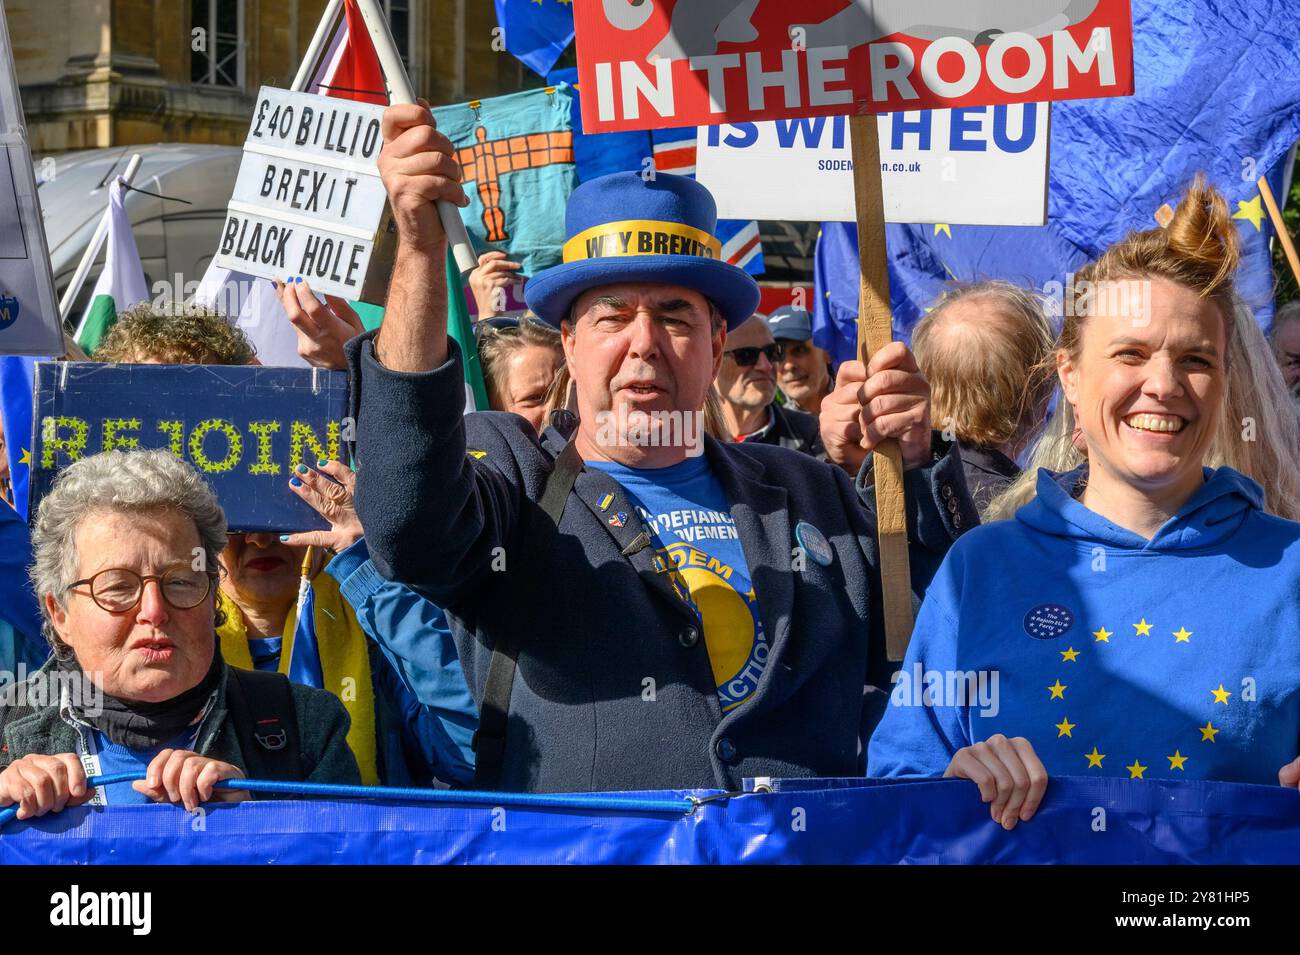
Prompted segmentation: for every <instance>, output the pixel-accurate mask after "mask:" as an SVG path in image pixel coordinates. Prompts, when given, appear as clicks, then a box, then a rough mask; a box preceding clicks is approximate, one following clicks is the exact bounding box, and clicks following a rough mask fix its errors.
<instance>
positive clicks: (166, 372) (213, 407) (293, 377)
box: [30, 362, 352, 531]
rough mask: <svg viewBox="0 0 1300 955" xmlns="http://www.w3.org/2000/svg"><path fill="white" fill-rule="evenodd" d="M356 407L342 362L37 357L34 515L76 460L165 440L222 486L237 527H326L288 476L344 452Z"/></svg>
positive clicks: (220, 491)
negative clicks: (302, 364)
mask: <svg viewBox="0 0 1300 955" xmlns="http://www.w3.org/2000/svg"><path fill="white" fill-rule="evenodd" d="M346 410H347V376H346V375H345V374H344V373H343V372H341V371H328V370H324V369H318V368H266V367H261V366H257V365H242V366H220V365H105V364H100V363H97V362H38V363H37V365H36V415H35V420H34V421H33V429H32V430H33V432H34V434H33V436H32V442H33V443H32V471H31V485H30V487H31V513H32V514H33V515H34V514H35V513H36V508H37V505H38V504H39V503H40V500H41V498H42V497H44V496H45V495H46V494H47V493H49V490H50V488H51V487H52V486H53V483H54V478H55V475H57V474H58V472H59V471H60V470H61V469H62V468H65V467H67V466H68V465H69V464H71V463H72V462H73V461H76V460H79V459H80V458H83V457H85V456H87V455H90V454H96V453H98V452H100V451H109V450H113V449H130V448H164V449H170V450H171V452H172V453H173V454H175V455H176V456H177V457H180V458H181V459H182V460H184V461H187V462H188V463H190V464H192V465H193V466H194V467H195V468H196V469H197V470H198V471H199V473H200V474H202V475H203V477H204V478H205V479H206V480H207V481H208V482H209V483H211V485H212V486H213V488H215V489H216V492H217V496H218V498H219V499H220V501H221V506H222V507H223V508H224V509H225V512H226V520H227V521H228V522H229V525H230V529H231V530H233V531H302V530H320V529H325V528H327V527H328V524H327V523H326V522H325V520H324V519H323V518H322V517H321V516H320V515H319V514H317V513H316V512H315V511H314V510H313V509H312V508H311V507H309V506H308V505H307V503H306V502H305V501H303V500H302V499H301V498H299V497H298V496H297V495H296V494H294V493H293V492H292V491H291V490H290V489H289V478H290V477H291V476H292V475H293V471H294V469H295V468H296V467H297V466H298V465H299V464H304V463H305V464H309V465H314V464H315V463H316V461H317V459H318V458H322V457H323V458H330V459H334V460H343V457H342V454H343V452H344V451H345V448H346V442H348V441H350V440H352V435H351V434H350V433H349V432H350V429H349V427H348V424H349V423H348V420H347V419H346V417H345V415H346Z"/></svg>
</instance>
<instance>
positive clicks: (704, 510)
mask: <svg viewBox="0 0 1300 955" xmlns="http://www.w3.org/2000/svg"><path fill="white" fill-rule="evenodd" d="M586 466H587V467H589V468H594V469H596V470H599V471H603V472H605V473H606V474H608V475H609V476H610V477H612V478H614V480H616V481H618V483H619V484H621V485H623V487H624V489H625V490H626V491H627V493H628V496H629V497H630V498H632V500H633V502H634V503H635V504H636V506H637V509H638V510H639V511H640V513H641V518H642V520H644V521H645V524H646V529H647V531H649V533H650V535H651V537H652V538H653V539H654V543H655V546H656V548H657V549H658V552H659V553H660V554H661V555H663V556H664V557H666V558H667V559H668V560H670V561H671V563H672V565H673V566H674V567H676V571H675V574H674V576H675V581H674V582H675V584H676V585H677V590H678V593H679V594H680V595H681V597H682V599H683V600H685V601H686V603H688V604H690V605H691V606H692V607H693V608H694V610H695V612H696V614H697V615H698V616H699V618H700V624H701V629H702V630H703V632H704V641H705V644H706V646H707V647H708V650H709V660H710V662H711V663H712V664H713V676H714V681H715V683H716V684H717V687H718V700H719V702H720V703H721V704H722V711H723V712H724V713H725V712H727V711H729V710H732V709H735V708H736V707H737V706H739V705H740V704H742V703H744V702H745V701H746V700H748V699H749V698H750V697H751V696H753V695H754V690H755V688H756V687H757V686H758V681H759V678H760V677H761V676H762V675H763V671H764V669H766V667H767V654H768V645H767V639H766V638H765V637H764V635H763V624H762V622H761V621H760V620H759V616H758V600H757V598H756V597H755V594H754V587H753V584H752V583H751V581H750V579H749V564H748V563H747V562H746V560H745V553H744V551H743V550H742V549H741V546H740V538H739V536H738V535H737V533H736V522H735V521H734V520H733V519H732V517H731V505H730V504H729V503H728V501H727V499H726V496H725V495H724V494H723V492H722V485H721V484H719V483H718V479H717V478H716V477H715V476H714V474H713V471H712V469H711V468H710V467H709V463H708V460H707V459H706V458H705V457H704V456H703V455H701V456H699V457H695V458H687V459H686V460H685V461H683V462H682V463H681V464H675V465H673V466H672V467H668V468H647V469H638V468H629V467H625V466H623V465H621V464H614V463H612V462H609V461H587V462H586Z"/></svg>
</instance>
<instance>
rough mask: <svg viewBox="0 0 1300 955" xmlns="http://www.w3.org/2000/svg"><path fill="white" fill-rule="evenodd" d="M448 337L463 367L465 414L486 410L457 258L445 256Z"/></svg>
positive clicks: (476, 352)
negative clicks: (454, 343)
mask: <svg viewBox="0 0 1300 955" xmlns="http://www.w3.org/2000/svg"><path fill="white" fill-rule="evenodd" d="M447 334H448V335H450V336H451V337H452V338H454V339H455V340H456V344H457V345H459V346H460V354H461V358H462V360H463V361H464V365H465V413H466V414H468V413H469V412H471V411H487V410H488V408H489V405H488V397H487V386H486V385H484V383H483V365H482V364H481V363H480V362H479V357H478V345H477V344H475V340H474V326H473V324H472V323H471V322H470V320H469V303H468V302H467V301H465V285H464V283H463V282H462V281H461V278H460V269H458V268H456V259H455V258H454V257H452V256H451V255H448V256H447Z"/></svg>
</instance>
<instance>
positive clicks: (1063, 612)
mask: <svg viewBox="0 0 1300 955" xmlns="http://www.w3.org/2000/svg"><path fill="white" fill-rule="evenodd" d="M1073 626H1074V612H1073V611H1072V610H1070V608H1069V607H1063V606H1061V605H1060V604H1039V605H1038V606H1037V607H1035V608H1034V609H1033V610H1031V611H1029V613H1027V614H1025V633H1027V634H1029V635H1030V636H1031V637H1033V638H1034V639H1035V640H1055V639H1056V638H1057V637H1059V636H1061V635H1062V634H1063V633H1065V631H1067V630H1069V629H1070V628H1071V627H1073Z"/></svg>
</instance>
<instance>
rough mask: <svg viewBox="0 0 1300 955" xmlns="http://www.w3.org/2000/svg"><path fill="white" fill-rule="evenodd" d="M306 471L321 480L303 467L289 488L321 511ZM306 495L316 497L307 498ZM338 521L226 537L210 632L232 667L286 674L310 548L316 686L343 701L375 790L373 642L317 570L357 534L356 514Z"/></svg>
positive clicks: (327, 466) (335, 472) (331, 469)
mask: <svg viewBox="0 0 1300 955" xmlns="http://www.w3.org/2000/svg"><path fill="white" fill-rule="evenodd" d="M304 467H305V466H304ZM321 470H322V471H324V472H325V473H327V474H329V475H330V476H331V477H333V478H335V479H336V480H337V479H338V478H339V477H343V478H344V479H348V478H350V476H351V471H350V470H349V469H348V468H347V467H346V466H345V465H343V464H342V463H340V462H338V461H329V462H322V463H321ZM308 473H310V474H311V475H312V476H313V477H314V478H315V481H316V482H317V483H319V484H323V483H324V482H323V480H322V479H321V478H320V477H319V475H317V474H315V472H310V470H309V469H308V470H306V471H304V472H302V474H301V475H298V476H295V477H294V478H293V481H292V482H291V487H292V489H293V490H294V491H295V492H298V494H299V496H301V497H304V498H306V499H308V500H309V503H312V504H313V506H314V507H317V509H318V510H321V508H322V507H323V506H324V504H323V500H324V498H323V496H322V495H320V494H317V492H316V491H314V490H313V489H312V487H311V486H309V485H307V484H304V483H303V480H302V477H305V476H307V475H308ZM294 482H296V483H294ZM306 492H311V494H312V495H313V496H315V497H317V498H321V499H322V500H321V501H313V500H312V499H311V497H309V496H308V494H307V493H306ZM318 504H320V506H318ZM322 512H323V511H322ZM332 516H333V515H330V514H327V515H326V517H327V518H330V517H332ZM342 517H343V519H342V520H340V522H339V523H338V524H335V525H334V528H333V530H332V531H330V532H318V533H314V534H297V535H279V536H277V535H275V534H231V535H230V543H229V544H228V545H227V546H226V549H225V550H224V551H222V553H221V566H222V569H223V570H224V573H223V574H222V577H221V591H220V595H219V606H220V608H221V610H222V612H223V614H224V616H225V622H224V623H222V624H221V626H220V627H218V629H217V633H218V635H219V636H220V638H221V652H222V655H223V656H224V657H225V660H226V662H227V663H229V664H230V665H231V666H235V667H242V668H243V669H247V670H252V669H258V670H276V671H278V672H280V673H283V674H285V675H288V673H289V661H290V660H291V659H292V656H293V638H294V632H295V630H296V628H297V605H298V588H299V582H300V580H301V576H302V574H303V569H304V567H303V564H304V558H305V557H307V552H308V545H309V544H317V546H314V547H311V548H310V549H311V551H312V554H311V557H310V559H309V560H308V563H307V567H306V571H307V572H306V576H307V577H308V579H309V580H310V581H311V587H312V591H313V598H314V599H313V602H314V613H315V616H314V623H315V629H316V638H317V646H318V648H319V652H320V664H321V675H322V677H323V681H324V686H323V689H327V690H329V691H330V692H331V693H333V694H334V695H335V696H337V697H338V698H339V699H340V700H342V701H343V705H344V707H346V708H347V711H348V715H349V716H350V717H351V718H352V727H351V729H350V730H349V731H348V746H349V747H350V748H351V749H352V753H353V755H354V756H356V759H357V764H358V766H359V767H360V768H361V778H362V781H363V782H364V783H365V784H366V785H379V784H380V781H381V773H380V769H381V767H380V759H379V753H378V748H379V746H378V743H377V739H376V733H377V731H378V729H379V727H378V725H377V723H378V721H377V719H376V693H375V686H374V675H373V673H372V668H371V667H372V665H371V652H372V651H371V647H372V644H371V642H370V641H369V640H368V638H367V637H366V634H365V631H364V630H363V629H362V627H361V624H360V623H358V622H357V616H356V613H355V612H354V611H353V609H352V607H351V606H350V605H349V604H348V602H347V601H346V600H344V599H343V595H342V593H341V592H340V591H339V585H338V583H337V582H336V581H335V580H334V579H333V578H332V577H330V575H329V574H326V573H323V572H322V571H323V570H324V567H325V564H326V563H327V561H328V559H329V557H330V556H331V552H332V551H336V550H343V549H345V548H347V547H348V546H350V545H351V544H352V543H354V542H355V541H357V540H359V539H360V537H361V524H360V522H359V521H356V516H355V513H353V514H352V515H351V522H350V523H349V522H348V521H347V519H346V515H342ZM318 538H319V540H318ZM384 775H387V774H384Z"/></svg>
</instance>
